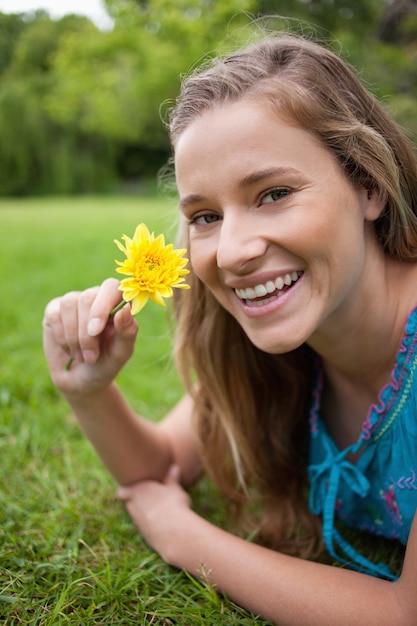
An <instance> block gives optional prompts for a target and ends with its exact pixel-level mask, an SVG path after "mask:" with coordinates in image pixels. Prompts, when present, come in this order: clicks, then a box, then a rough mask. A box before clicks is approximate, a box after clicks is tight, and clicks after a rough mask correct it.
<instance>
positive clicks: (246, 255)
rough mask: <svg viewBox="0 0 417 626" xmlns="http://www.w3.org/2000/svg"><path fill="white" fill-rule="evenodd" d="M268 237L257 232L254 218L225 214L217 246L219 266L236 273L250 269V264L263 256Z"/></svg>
mask: <svg viewBox="0 0 417 626" xmlns="http://www.w3.org/2000/svg"><path fill="white" fill-rule="evenodd" d="M266 248H267V244H266V239H265V237H263V236H262V235H261V234H260V233H259V232H257V229H256V225H255V224H254V223H253V220H250V219H244V218H243V217H241V218H239V219H235V218H231V217H226V215H224V216H223V220H222V224H221V227H220V235H219V239H218V246H217V266H218V267H219V268H220V269H224V270H229V271H233V272H235V273H239V272H245V271H248V269H247V268H248V265H251V262H253V261H255V260H256V259H259V258H260V257H262V255H263V254H264V253H265V251H266Z"/></svg>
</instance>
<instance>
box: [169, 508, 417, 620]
mask: <svg viewBox="0 0 417 626" xmlns="http://www.w3.org/2000/svg"><path fill="white" fill-rule="evenodd" d="M188 514H189V515H192V516H194V520H193V522H192V523H185V524H184V525H183V529H184V530H183V531H181V530H179V529H178V528H177V533H178V534H179V539H178V540H175V539H174V538H172V540H171V542H170V544H169V548H168V551H167V553H166V555H165V558H166V560H167V561H168V562H170V563H171V564H172V565H175V566H177V567H179V568H183V569H186V570H188V571H189V572H191V573H192V574H194V575H198V572H199V570H201V569H202V568H204V572H205V575H208V577H209V579H210V581H211V582H212V583H213V584H214V585H215V586H216V587H217V588H218V589H219V590H221V591H223V592H224V593H226V594H227V595H228V596H229V597H230V598H231V599H232V600H234V601H235V602H237V603H238V604H240V605H241V606H243V607H245V608H246V609H248V610H250V611H251V612H253V613H254V614H257V615H261V616H263V617H264V618H267V619H271V620H273V621H274V622H275V623H277V624H279V626H336V625H337V626H393V625H394V624H395V626H402V625H406V626H412V624H415V623H417V606H416V599H415V598H414V594H413V595H411V594H408V595H409V597H408V596H407V599H406V601H405V602H404V603H402V602H401V597H402V596H401V590H400V593H398V591H399V586H401V584H403V583H402V581H400V582H398V583H391V582H386V581H383V580H380V579H376V578H373V577H371V576H367V575H365V574H359V573H357V572H353V571H349V570H345V569H341V568H336V567H331V566H328V565H323V564H319V563H313V562H307V561H304V560H301V559H298V558H295V557H290V556H287V555H283V554H279V553H277V552H274V551H272V550H269V549H267V548H263V547H261V546H258V545H255V544H252V543H249V542H247V541H245V540H243V539H240V538H238V537H235V536H233V535H231V534H229V533H227V532H226V531H224V530H222V529H220V528H217V527H215V526H213V525H212V524H210V523H209V522H207V521H206V520H204V519H202V518H200V517H199V516H197V515H196V514H195V513H193V512H192V511H189V512H188V513H187V515H188ZM163 556H164V555H163ZM404 595H406V593H404ZM412 602H413V603H414V610H415V614H414V615H415V620H414V621H410V615H412V614H413V611H412V610H411V609H410V603H412Z"/></svg>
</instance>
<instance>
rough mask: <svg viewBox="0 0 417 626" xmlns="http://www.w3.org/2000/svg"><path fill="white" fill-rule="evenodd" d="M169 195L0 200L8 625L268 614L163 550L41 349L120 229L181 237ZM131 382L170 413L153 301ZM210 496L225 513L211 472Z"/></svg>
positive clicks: (103, 267)
mask: <svg viewBox="0 0 417 626" xmlns="http://www.w3.org/2000/svg"><path fill="white" fill-rule="evenodd" d="M174 205H175V202H174V201H170V200H161V199H160V198H79V199H54V198H49V199H34V200H21V201H20V200H2V201H0V244H1V245H0V267H1V273H2V296H1V307H0V355H1V358H0V459H1V466H0V467H1V470H0V622H1V623H2V624H7V625H9V626H17V625H20V624H31V625H32V624H33V625H39V626H52V625H53V626H56V625H64V624H70V625H73V626H75V625H84V624H89V625H90V624H97V625H98V624H101V625H103V626H107V625H110V624H136V625H138V624H164V625H168V624H186V625H190V626H194V625H198V624H215V625H217V624H248V625H249V624H255V623H258V624H260V623H266V622H263V621H261V620H258V619H256V618H255V617H254V616H252V615H250V614H249V613H247V612H245V611H243V610H242V609H240V608H239V607H236V606H235V605H234V604H233V603H231V602H230V601H228V600H227V599H225V598H223V597H222V596H220V595H218V594H217V593H216V591H215V590H214V589H213V588H212V587H211V586H210V584H208V583H207V582H204V581H197V580H195V579H193V578H192V577H189V576H188V575H186V574H185V573H183V572H179V571H177V570H176V569H174V568H171V567H169V566H167V565H166V564H164V563H163V562H162V561H161V559H160V558H159V557H158V556H157V555H156V554H154V553H153V552H152V551H151V550H149V549H148V548H147V546H146V545H145V544H144V542H143V541H142V539H141V537H140V536H139V535H138V533H137V532H136V531H135V529H134V527H133V524H132V522H131V520H130V518H129V517H128V515H127V514H126V512H125V511H124V509H123V506H122V505H121V503H119V502H118V501H117V500H116V498H115V483H114V481H113V480H112V479H111V478H110V477H109V476H108V475H107V473H106V472H105V471H104V469H103V468H102V467H101V465H100V463H99V461H98V459H97V458H96V456H95V454H94V452H93V451H92V449H91V448H90V445H89V443H88V442H87V441H86V440H85V438H84V436H83V435H82V434H81V432H80V430H79V428H78V426H77V424H76V423H75V422H74V420H73V419H72V418H71V417H70V415H69V410H68V407H67V405H66V404H65V402H64V401H63V400H62V399H61V397H60V396H59V394H58V393H57V391H56V390H55V388H54V386H53V385H52V383H51V381H50V379H49V374H48V370H47V367H46V364H45V361H44V357H43V352H42V333H41V323H42V316H43V310H44V307H45V305H46V303H47V302H48V301H49V300H50V299H51V298H52V297H54V296H57V295H60V294H63V293H65V292H67V291H69V290H73V289H75V290H78V289H83V288H85V287H88V286H90V285H93V284H97V283H99V282H101V281H102V280H103V279H104V278H106V277H107V276H114V275H115V273H114V259H115V258H118V257H119V258H120V253H119V252H118V250H117V248H116V246H115V245H114V243H113V239H115V238H117V239H120V236H121V235H122V234H124V233H126V234H128V235H130V234H132V233H133V230H134V227H135V226H136V224H137V223H139V222H140V221H144V222H146V223H147V225H148V226H149V227H150V228H151V229H152V230H155V232H157V233H159V232H165V234H166V236H167V239H168V240H169V241H173V239H174V232H175V206H174ZM139 322H140V335H139V339H138V343H137V348H136V352H135V355H134V357H133V359H132V360H131V362H130V363H129V364H128V365H127V366H126V368H125V369H124V371H123V372H122V374H121V375H120V377H119V383H120V385H121V387H122V388H123V390H124V392H125V394H126V396H127V397H128V399H129V401H130V402H131V403H132V404H133V405H134V407H135V408H136V410H137V411H138V412H140V413H142V414H144V415H147V416H150V417H152V418H153V419H159V418H160V417H161V416H162V415H163V414H164V413H165V412H166V410H167V409H168V408H169V407H171V406H172V404H173V403H174V402H175V401H176V399H177V398H179V397H180V394H181V389H180V385H179V383H178V380H177V377H176V375H175V371H174V368H173V364H172V360H171V357H170V345H171V342H170V332H169V325H168V322H167V315H166V310H164V309H163V308H161V307H158V306H157V305H154V304H153V303H151V304H149V305H148V306H147V307H146V308H145V309H144V311H143V312H142V313H141V315H140V318H139ZM194 500H195V506H196V508H197V510H199V511H200V512H202V514H204V515H205V516H207V517H209V518H210V519H212V520H213V521H215V522H216V523H220V524H222V523H223V520H224V516H223V514H222V507H221V500H220V499H219V496H218V494H217V492H216V491H215V489H214V488H213V487H212V486H211V485H210V484H209V483H208V482H203V483H202V484H201V485H199V486H198V487H197V488H196V489H195V491H194Z"/></svg>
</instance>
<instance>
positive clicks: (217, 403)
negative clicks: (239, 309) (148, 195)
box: [169, 35, 417, 556]
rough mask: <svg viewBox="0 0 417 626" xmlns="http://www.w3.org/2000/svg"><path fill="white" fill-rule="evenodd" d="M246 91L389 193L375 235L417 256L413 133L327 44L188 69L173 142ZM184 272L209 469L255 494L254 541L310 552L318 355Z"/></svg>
mask: <svg viewBox="0 0 417 626" xmlns="http://www.w3.org/2000/svg"><path fill="white" fill-rule="evenodd" d="M251 98H255V99H256V101H257V102H259V101H261V100H263V101H264V102H266V103H269V104H270V106H272V107H273V108H274V109H275V110H276V111H278V112H280V114H283V115H287V116H289V117H290V118H291V119H292V120H293V121H295V122H296V124H297V125H298V126H300V127H301V128H304V129H306V130H308V131H309V132H311V133H314V134H315V135H316V136H317V137H318V138H319V139H320V141H321V142H322V143H323V144H324V145H325V146H327V148H328V149H329V150H330V151H331V152H332V153H333V154H334V155H335V157H336V158H337V160H338V162H339V164H340V167H341V168H342V170H343V171H344V173H345V174H346V176H347V177H348V178H349V180H350V181H351V182H352V183H353V184H354V185H356V186H358V187H359V186H361V187H365V188H367V189H368V191H369V192H370V193H378V194H380V195H381V197H383V198H384V200H386V204H385V209H384V211H383V212H382V214H381V216H380V217H379V219H378V220H377V221H376V222H375V230H376V233H377V236H378V239H379V242H380V245H381V246H382V248H383V250H384V251H385V253H386V254H389V255H392V256H393V257H396V258H398V259H400V260H402V261H414V260H415V259H416V258H417V217H416V212H417V165H416V159H415V155H414V153H413V148H412V144H411V142H410V141H409V140H408V139H407V138H406V136H405V134H404V133H403V132H402V130H401V129H400V128H399V127H398V126H397V125H396V123H395V122H394V121H393V120H392V119H391V118H390V117H389V116H388V115H387V113H386V112H385V111H384V109H383V107H382V106H381V105H380V104H379V103H378V101H377V100H376V99H375V97H374V96H373V95H372V94H371V93H369V91H367V90H366V89H365V88H364V86H363V85H362V83H361V82H360V81H359V79H358V78H357V77H356V75H355V74H354V72H353V71H352V70H351V69H350V67H349V66H348V65H347V64H346V63H345V62H344V61H342V59H341V58H340V57H339V56H337V55H336V54H334V53H333V52H331V51H330V50H329V49H327V48H325V47H324V46H321V45H319V44H316V43H314V42H312V41H308V40H306V39H303V38H301V37H297V36H293V35H283V36H275V37H266V38H265V39H263V40H262V41H260V42H258V43H256V44H253V45H251V46H249V47H247V48H246V49H243V50H241V51H238V52H235V53H232V54H230V55H229V56H227V57H225V58H224V59H217V60H215V61H213V62H212V63H211V64H210V65H209V66H208V67H207V66H206V67H205V68H203V69H202V70H200V71H198V72H196V73H195V74H193V75H191V76H189V77H188V78H187V79H186V80H185V81H184V83H183V85H182V89H181V92H180V95H179V97H178V99H177V102H176V105H175V107H174V108H173V109H172V110H171V111H170V120H169V129H170V136H171V141H172V144H173V146H174V149H175V144H176V141H177V140H178V138H179V136H180V135H181V133H182V132H183V131H184V130H185V129H186V128H187V127H188V125H189V124H190V123H191V122H192V121H193V120H195V119H196V118H197V117H199V116H201V115H203V114H204V112H206V111H208V110H210V109H212V108H213V107H218V106H222V105H224V104H227V103H230V102H235V101H237V100H240V99H251ZM186 237H187V236H186V232H184V236H183V241H182V244H183V245H185V246H186V245H187V244H188V242H187V240H186ZM190 283H191V287H192V289H191V290H189V291H188V292H181V293H178V294H176V298H175V309H176V316H177V332H176V358H177V363H178V367H179V371H180V373H181V374H182V376H183V379H184V381H185V384H186V386H187V388H188V390H189V392H190V393H191V394H192V395H193V397H194V399H195V404H196V418H197V422H198V428H199V433H200V438H201V441H202V453H203V456H204V459H205V462H206V466H207V468H208V471H209V472H210V473H211V475H212V476H213V477H214V479H215V480H216V482H217V483H218V484H219V485H220V487H221V488H222V489H223V490H224V491H225V493H226V494H227V495H228V496H229V498H230V499H231V500H233V501H235V502H237V503H244V502H252V501H257V502H260V504H261V507H260V510H261V517H260V520H258V521H259V526H258V536H259V540H260V541H262V542H263V543H266V544H267V545H270V546H273V547H276V548H279V549H280V550H283V551H286V552H289V553H296V554H299V555H302V556H313V554H315V553H317V550H318V549H320V547H321V539H320V526H319V523H318V520H316V519H315V518H314V517H313V516H312V515H311V514H310V513H309V511H308V507H307V504H306V497H305V495H306V486H307V479H306V466H307V460H308V410H309V402H310V397H311V392H312V384H313V380H314V359H315V356H314V354H313V353H312V351H310V349H309V348H308V347H307V346H301V347H300V348H298V349H297V350H295V351H293V352H291V353H288V354H283V355H271V354H267V353H265V352H262V351H260V350H258V349H257V348H256V347H255V346H253V345H252V344H251V342H250V341H249V340H248V338H247V337H246V336H245V334H244V332H243V331H242V329H241V328H240V326H239V325H238V324H237V322H236V321H235V320H234V318H232V317H231V316H230V315H229V314H228V313H227V312H226V311H225V310H224V309H223V308H222V307H221V306H220V305H219V304H218V302H217V301H216V300H215V299H214V297H213V296H212V295H211V293H210V292H209V291H208V289H207V288H206V287H205V285H204V284H203V283H201V282H200V281H199V279H198V278H197V277H196V276H195V275H193V273H191V275H190ZM178 291H179V290H178Z"/></svg>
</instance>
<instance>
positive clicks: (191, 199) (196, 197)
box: [179, 193, 207, 209]
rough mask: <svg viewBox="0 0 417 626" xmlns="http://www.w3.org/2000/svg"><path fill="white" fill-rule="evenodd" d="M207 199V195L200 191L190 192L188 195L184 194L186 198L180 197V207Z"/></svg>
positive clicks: (183, 207)
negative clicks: (201, 193)
mask: <svg viewBox="0 0 417 626" xmlns="http://www.w3.org/2000/svg"><path fill="white" fill-rule="evenodd" d="M205 200H207V198H206V197H205V196H202V195H200V194H199V193H190V194H189V195H188V196H184V198H180V201H179V207H180V209H185V208H187V207H188V206H191V205H192V204H197V203H198V202H204V201H205Z"/></svg>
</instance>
